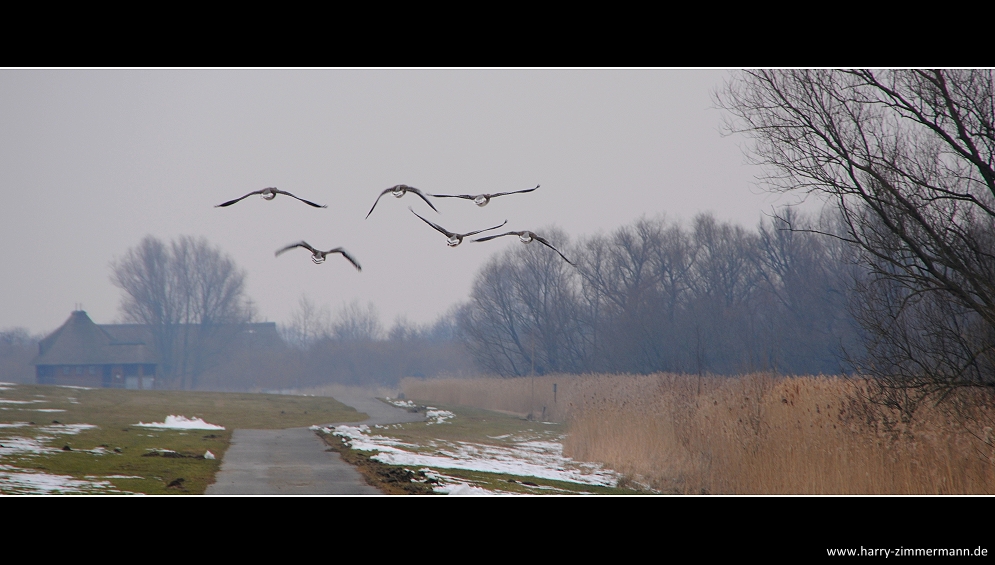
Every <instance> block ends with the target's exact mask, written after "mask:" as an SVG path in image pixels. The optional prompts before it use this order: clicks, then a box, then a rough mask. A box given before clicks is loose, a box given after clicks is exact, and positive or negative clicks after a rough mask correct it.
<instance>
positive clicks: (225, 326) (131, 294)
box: [111, 236, 253, 388]
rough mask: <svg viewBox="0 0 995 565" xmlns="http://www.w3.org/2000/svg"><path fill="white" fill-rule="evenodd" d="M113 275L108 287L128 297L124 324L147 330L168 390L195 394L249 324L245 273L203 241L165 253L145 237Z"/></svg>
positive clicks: (179, 243)
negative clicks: (207, 372)
mask: <svg viewBox="0 0 995 565" xmlns="http://www.w3.org/2000/svg"><path fill="white" fill-rule="evenodd" d="M111 268H112V274H111V281H112V282H113V283H114V285H115V286H117V287H119V288H121V290H123V291H124V296H123V297H122V301H121V312H122V314H123V316H124V319H125V320H126V321H128V322H133V323H139V324H145V325H147V326H148V327H149V328H150V331H151V334H152V339H153V341H154V345H155V347H156V351H157V352H158V354H159V357H160V366H161V368H162V377H163V380H165V381H166V382H167V383H168V384H169V385H170V386H178V387H180V388H187V387H189V388H195V387H196V386H197V378H198V377H199V376H200V374H201V373H203V371H204V370H206V369H207V368H208V367H209V366H210V365H211V363H212V362H213V360H214V359H215V358H216V357H217V356H218V354H219V353H221V352H222V351H223V350H224V349H225V347H226V346H227V344H229V343H230V341H231V339H232V338H233V337H234V336H235V335H237V333H238V332H239V331H240V329H241V328H240V327H239V326H240V325H241V324H243V323H246V322H249V321H251V319H252V316H253V307H252V304H251V302H250V301H249V299H248V298H247V297H246V296H245V273H244V272H243V271H241V270H240V269H238V267H237V266H236V265H235V263H234V261H232V259H231V258H230V257H228V256H227V255H226V254H224V253H223V252H221V251H219V250H217V249H214V248H213V247H211V245H210V244H209V243H208V242H207V240H205V239H203V238H192V237H188V236H183V237H180V238H179V239H178V240H176V241H173V242H172V243H171V244H170V245H169V246H167V245H166V244H164V243H163V242H162V241H160V240H158V239H156V238H155V237H152V236H146V237H145V238H144V239H143V240H142V241H141V242H140V243H139V244H138V246H137V247H134V248H132V249H129V250H128V251H127V253H125V256H124V257H123V258H121V259H120V260H116V261H114V262H113V263H112V265H111Z"/></svg>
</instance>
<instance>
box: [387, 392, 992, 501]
mask: <svg viewBox="0 0 995 565" xmlns="http://www.w3.org/2000/svg"><path fill="white" fill-rule="evenodd" d="M554 382H555V383H557V385H558V387H557V388H558V390H557V399H556V402H555V403H554V402H553V398H552V383H554ZM401 386H402V389H403V390H404V392H405V394H406V395H407V397H408V398H416V399H422V400H432V401H436V402H440V403H451V404H463V405H469V406H477V407H480V408H488V409H492V410H493V409H497V410H505V411H512V412H518V413H523V414H525V413H528V412H529V411H530V410H532V409H534V410H535V412H536V416H537V417H538V416H539V410H541V407H542V406H546V418H547V419H550V420H556V421H564V422H567V424H568V431H569V435H568V438H567V440H566V442H565V444H564V452H565V454H567V455H569V456H571V457H573V458H575V459H578V460H586V461H597V462H601V463H604V464H606V465H608V466H610V467H612V468H613V469H615V470H617V471H620V472H623V473H626V474H627V475H629V476H631V477H633V478H635V479H636V480H638V481H640V482H643V483H648V484H650V485H652V486H653V487H654V488H657V489H660V490H662V491H664V492H673V493H683V494H700V493H716V494H717V493H733V494H991V493H995V442H993V434H992V426H993V422H995V413H993V402H992V397H991V394H990V393H987V392H979V391H971V392H965V393H962V394H959V395H954V396H952V397H950V398H948V399H947V400H945V401H944V402H943V403H942V404H940V405H939V406H926V407H923V408H920V409H919V410H918V411H917V412H916V413H915V416H914V418H913V419H912V421H911V422H902V420H901V418H900V417H899V414H898V413H897V412H894V411H891V410H889V409H887V408H884V407H881V406H879V405H876V404H872V403H870V402H868V401H867V400H866V399H867V398H868V390H867V386H868V385H867V383H866V382H864V381H861V380H857V379H844V378H837V377H824V376H819V377H787V378H785V377H778V378H775V377H773V376H771V375H765V374H751V375H745V376H741V377H735V378H731V377H700V378H699V377H696V376H686V375H673V374H657V375H639V376H635V375H581V376H570V375H557V376H544V377H536V378H535V399H536V400H535V401H533V400H532V398H533V396H532V382H531V379H530V378H521V379H471V380H467V379H453V380H415V379H406V380H404V381H402V383H401ZM533 407H534V408H533Z"/></svg>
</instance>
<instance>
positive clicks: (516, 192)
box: [491, 184, 539, 198]
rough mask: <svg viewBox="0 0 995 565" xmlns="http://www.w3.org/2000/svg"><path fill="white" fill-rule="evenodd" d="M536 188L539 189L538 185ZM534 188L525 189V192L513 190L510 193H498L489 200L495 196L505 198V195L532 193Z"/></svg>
mask: <svg viewBox="0 0 995 565" xmlns="http://www.w3.org/2000/svg"><path fill="white" fill-rule="evenodd" d="M536 188H539V185H538V184H537V185H536ZM536 188H526V189H525V190H513V191H511V192H498V193H497V194H492V195H491V198H494V197H495V196H505V195H507V194H521V193H522V192H532V191H533V190H535V189H536Z"/></svg>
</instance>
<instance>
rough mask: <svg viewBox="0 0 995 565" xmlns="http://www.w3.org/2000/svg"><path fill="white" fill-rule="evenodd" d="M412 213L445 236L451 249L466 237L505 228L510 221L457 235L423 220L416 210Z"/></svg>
mask: <svg viewBox="0 0 995 565" xmlns="http://www.w3.org/2000/svg"><path fill="white" fill-rule="evenodd" d="M408 210H411V208H410V207H409V208H408ZM411 213H412V214H414V215H416V216H418V217H419V218H420V219H421V221H423V222H425V223H426V224H428V225H430V226H432V227H433V228H435V230H436V231H438V232H439V233H441V234H443V235H445V236H446V245H448V246H449V247H456V246H457V245H459V244H461V243H463V238H464V237H468V236H471V235H476V234H478V233H481V232H485V231H490V230H496V229H498V228H499V227H501V226H503V225H504V224H507V223H508V220H505V221H504V222H503V223H501V224H499V225H496V226H494V227H493V228H487V229H485V230H477V231H472V232H470V233H455V232H451V231H449V230H447V229H446V228H444V227H442V226H440V225H439V224H436V223H433V222H430V221H428V220H426V219H425V218H422V217H421V216H419V215H418V212H415V211H414V210H411Z"/></svg>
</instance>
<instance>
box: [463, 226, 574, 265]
mask: <svg viewBox="0 0 995 565" xmlns="http://www.w3.org/2000/svg"><path fill="white" fill-rule="evenodd" d="M506 235H517V236H518V239H519V240H520V241H521V242H522V243H532V240H535V241H538V242H539V243H541V244H543V245H545V246H546V247H548V248H550V249H552V250H553V251H555V252H557V253H560V250H559V249H557V248H555V247H553V246H552V245H550V243H549V242H548V241H546V238H544V237H541V236H539V235H538V234H536V233H535V232H531V231H528V230H526V231H510V232H507V233H502V234H500V235H489V236H487V237H481V238H478V239H475V240H473V241H487V240H489V239H494V238H497V237H504V236H506ZM560 257H563V260H564V261H566V262H567V263H570V264H571V265H574V262H573V261H571V260H570V259H567V256H566V255H564V254H562V253H560ZM574 266H575V267H576V266H577V265H574Z"/></svg>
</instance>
